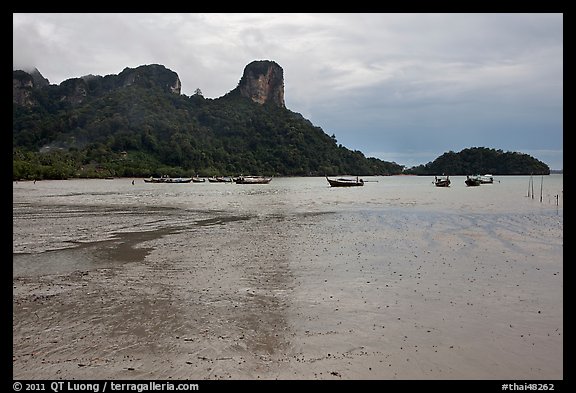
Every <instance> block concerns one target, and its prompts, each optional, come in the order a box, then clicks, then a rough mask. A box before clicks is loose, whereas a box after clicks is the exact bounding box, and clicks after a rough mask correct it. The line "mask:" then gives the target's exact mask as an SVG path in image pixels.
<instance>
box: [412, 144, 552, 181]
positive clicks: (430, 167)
mask: <svg viewBox="0 0 576 393" xmlns="http://www.w3.org/2000/svg"><path fill="white" fill-rule="evenodd" d="M404 173H406V174H413V175H441V174H445V175H455V176H457V175H474V174H485V173H490V174H493V175H549V174H550V168H549V167H548V165H546V164H545V163H543V162H542V161H539V160H537V159H536V158H534V157H532V156H530V155H528V154H524V153H519V152H510V151H507V152H504V151H502V150H497V149H490V148H486V147H471V148H467V149H464V150H462V151H460V152H458V153H455V152H453V151H449V152H447V153H444V154H442V155H441V156H440V157H438V158H436V159H435V160H434V161H432V162H429V163H427V164H425V165H420V166H417V167H413V168H410V169H407V170H405V171H404Z"/></svg>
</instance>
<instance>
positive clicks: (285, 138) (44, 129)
mask: <svg viewBox="0 0 576 393" xmlns="http://www.w3.org/2000/svg"><path fill="white" fill-rule="evenodd" d="M13 77H14V91H13V115H12V119H13V120H12V124H13V132H12V138H13V139H12V141H13V157H12V163H13V171H12V177H13V179H14V180H20V179H66V178H74V177H85V178H94V177H108V176H115V177H149V176H160V175H163V174H170V175H171V176H194V175H200V176H218V175H233V176H234V175H238V174H242V173H244V174H260V175H275V176H281V175H283V176H310V175H314V176H321V175H324V174H327V175H336V174H354V175H359V176H366V175H396V174H401V173H405V174H416V175H437V174H442V173H444V174H449V175H467V174H476V173H492V174H495V175H505V174H549V173H550V169H549V168H548V166H547V165H546V164H544V163H542V162H540V161H538V160H536V159H534V158H532V157H530V156H528V155H526V154H522V153H513V152H506V153H504V152H502V151H501V150H494V149H488V148H483V147H478V148H470V149H464V150H462V151H461V152H460V153H454V152H452V151H450V152H448V153H444V154H443V155H442V156H440V157H438V158H437V159H436V160H435V161H433V162H431V163H428V164H426V165H420V166H418V167H414V168H410V169H405V168H404V166H402V165H399V164H397V163H395V162H387V161H382V160H379V159H376V158H367V157H365V156H364V154H362V153H361V152H360V151H352V150H349V149H347V148H346V147H344V146H342V145H341V144H338V143H337V141H336V137H335V136H334V135H332V136H328V135H327V134H326V133H325V132H324V131H323V130H322V129H321V128H320V127H316V126H314V125H313V124H312V123H311V122H310V121H309V120H307V119H305V118H304V117H303V116H302V115H301V114H299V113H296V112H292V111H290V110H288V109H286V108H282V107H279V106H276V105H273V104H264V105H260V104H257V103H255V102H253V101H252V100H250V99H248V98H245V97H242V96H241V94H240V91H239V87H236V88H235V89H234V90H232V91H230V92H229V93H228V94H226V95H225V96H223V97H220V98H217V99H206V98H204V97H203V96H202V92H201V90H200V89H196V92H195V94H194V95H192V96H190V97H188V96H186V95H181V94H177V93H174V92H172V88H173V86H174V84H175V81H177V78H178V76H177V74H176V73H174V72H173V71H170V70H168V69H166V68H164V67H163V66H160V65H151V66H141V67H138V68H136V69H130V68H126V69H125V70H124V71H122V72H121V73H120V74H118V75H107V76H105V77H101V76H93V75H91V76H87V77H84V78H74V79H69V80H67V81H64V82H62V83H61V84H60V85H47V84H42V85H41V87H31V85H30V82H31V81H32V80H33V78H32V76H31V75H29V74H27V73H25V72H23V71H14V76H13ZM38 77H40V78H41V75H40V74H39V73H38ZM36 79H38V78H36Z"/></svg>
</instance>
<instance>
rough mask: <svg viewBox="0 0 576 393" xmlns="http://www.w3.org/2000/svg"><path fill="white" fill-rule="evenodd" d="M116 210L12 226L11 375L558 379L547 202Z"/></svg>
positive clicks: (559, 322)
mask: <svg viewBox="0 0 576 393" xmlns="http://www.w3.org/2000/svg"><path fill="white" fill-rule="evenodd" d="M39 208H40V207H39ZM29 209H30V210H31V211H34V210H35V209H34V206H30V207H29ZM42 209H44V211H45V210H46V207H42ZM127 214H128V211H127V212H126V215H127ZM126 215H124V216H122V215H118V214H117V212H100V214H98V215H96V216H97V217H100V219H101V220H104V221H106V217H108V221H106V225H102V226H101V227H102V228H103V230H102V233H100V235H101V236H100V235H99V236H95V237H90V238H85V239H84V240H83V241H82V242H80V243H74V242H70V241H68V240H69V239H68V240H67V239H63V240H62V243H61V244H60V246H59V247H55V248H54V249H50V250H48V249H47V248H49V247H44V246H42V245H39V246H38V247H39V248H37V249H33V248H34V247H33V242H30V241H26V240H23V241H22V244H26V245H27V248H26V250H27V251H25V252H21V251H23V249H22V248H19V249H18V250H17V251H18V252H15V254H14V262H13V265H14V274H13V378H14V379H60V378H61V379H191V380H202V379H226V380H230V379H232V380H235V379H250V380H254V379H267V380H269V379H307V380H308V379H310V380H312V379H342V380H346V379H363V380H364V379H377V380H391V379H507V380H511V379H518V380H525V379H529V380H535V379H543V380H552V379H562V378H563V297H562V294H563V267H562V263H563V256H562V248H563V220H562V216H561V215H557V214H553V213H546V214H542V213H540V212H534V213H531V212H527V213H517V212H515V213H510V214H506V215H502V214H491V213H486V214H483V213H462V212H455V213H451V214H444V213H442V214H441V213H438V212H422V211H417V210H414V209H410V208H405V209H403V208H395V209H381V208H377V209H371V210H353V211H350V210H345V211H336V210H333V211H322V212H310V213H305V212H304V213H303V212H290V211H289V209H286V210H283V211H279V210H274V211H267V212H257V211H252V212H248V213H243V214H240V215H238V214H234V213H232V212H223V211H206V212H204V213H201V212H194V214H193V215H192V214H190V216H189V217H187V218H186V219H184V218H182V219H180V220H167V219H165V218H166V216H167V213H166V211H156V212H153V213H150V212H146V214H140V215H137V217H138V218H136V219H135V218H134V217H136V216H135V215H132V216H131V218H130V220H132V221H131V225H124V224H125V220H124V219H119V218H117V217H126ZM44 216H45V215H43V216H42V217H44ZM48 217H50V215H48ZM113 217H116V218H113ZM48 219H49V218H41V217H40V216H38V218H37V221H38V222H37V223H36V224H37V225H38V226H37V227H36V228H37V230H38V231H45V233H44V234H43V237H42V238H45V237H50V236H52V237H58V236H57V234H58V233H61V234H65V233H69V232H67V231H72V232H74V231H79V230H81V228H88V227H90V225H92V227H94V221H93V220H94V217H89V218H84V215H82V214H78V215H76V216H75V218H74V219H72V220H68V221H66V222H67V223H62V222H58V223H57V224H54V222H51V223H47V222H46V221H45V220H48ZM83 220H86V222H83ZM42 223H45V224H46V225H45V226H44V227H43V226H42ZM91 223H92V224H91ZM14 225H15V231H16V232H18V233H24V232H25V230H24V229H19V228H17V227H18V225H21V223H20V221H18V220H16V221H15V224H14ZM54 225H56V228H55V227H54ZM63 226H68V229H67V230H64V229H63ZM96 226H97V225H96ZM38 228H40V229H38ZM42 228H44V229H42ZM49 228H51V231H49ZM74 228H76V229H74ZM79 228H80V229H79ZM62 236H64V235H62ZM74 236H76V235H74ZM76 237H77V236H76ZM22 244H20V243H19V247H20V246H21V245H22ZM46 244H49V242H45V243H44V245H46ZM15 247H17V246H16V245H15ZM55 261H59V262H58V263H57V264H56V265H55ZM55 266H59V267H57V268H56V267H55ZM32 267H33V268H32Z"/></svg>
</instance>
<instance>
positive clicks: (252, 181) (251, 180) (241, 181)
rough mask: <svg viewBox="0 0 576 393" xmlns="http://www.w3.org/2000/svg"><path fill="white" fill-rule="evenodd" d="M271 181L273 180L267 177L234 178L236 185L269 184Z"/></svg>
mask: <svg viewBox="0 0 576 393" xmlns="http://www.w3.org/2000/svg"><path fill="white" fill-rule="evenodd" d="M271 181H272V178H271V177H266V176H238V177H236V178H234V182H235V183H236V184H268V183H270V182H271Z"/></svg>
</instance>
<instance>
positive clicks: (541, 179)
mask: <svg viewBox="0 0 576 393" xmlns="http://www.w3.org/2000/svg"><path fill="white" fill-rule="evenodd" d="M543 183H544V175H542V177H541V178H540V203H542V184H543Z"/></svg>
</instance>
